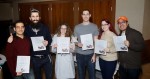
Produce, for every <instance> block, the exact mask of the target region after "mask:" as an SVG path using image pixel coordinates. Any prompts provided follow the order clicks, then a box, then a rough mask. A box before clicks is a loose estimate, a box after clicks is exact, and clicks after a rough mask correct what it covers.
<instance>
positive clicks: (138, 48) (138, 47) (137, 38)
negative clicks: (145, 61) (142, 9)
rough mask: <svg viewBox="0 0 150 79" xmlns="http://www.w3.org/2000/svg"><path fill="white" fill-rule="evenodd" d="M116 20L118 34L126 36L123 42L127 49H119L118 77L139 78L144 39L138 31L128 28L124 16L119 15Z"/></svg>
mask: <svg viewBox="0 0 150 79" xmlns="http://www.w3.org/2000/svg"><path fill="white" fill-rule="evenodd" d="M117 22H118V26H119V29H120V31H121V32H120V36H122V35H125V36H126V39H127V40H126V41H124V44H125V45H126V46H127V47H128V51H120V52H119V54H118V60H119V62H120V67H119V74H120V79H139V75H140V73H141V52H142V50H143V48H144V39H143V37H142V34H141V33H140V32H139V31H137V30H135V29H132V28H130V26H129V24H128V18H127V17H126V16H120V17H119V18H118V20H117Z"/></svg>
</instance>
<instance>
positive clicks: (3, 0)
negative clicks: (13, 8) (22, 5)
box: [0, 0, 15, 3]
mask: <svg viewBox="0 0 150 79" xmlns="http://www.w3.org/2000/svg"><path fill="white" fill-rule="evenodd" d="M13 1H15V0H0V3H11V2H13Z"/></svg>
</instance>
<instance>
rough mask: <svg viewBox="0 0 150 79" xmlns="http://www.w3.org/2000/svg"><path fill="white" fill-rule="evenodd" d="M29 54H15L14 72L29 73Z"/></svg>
mask: <svg viewBox="0 0 150 79" xmlns="http://www.w3.org/2000/svg"><path fill="white" fill-rule="evenodd" d="M29 69H30V56H17V65H16V72H22V73H29Z"/></svg>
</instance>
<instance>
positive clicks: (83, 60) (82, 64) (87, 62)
mask: <svg viewBox="0 0 150 79" xmlns="http://www.w3.org/2000/svg"><path fill="white" fill-rule="evenodd" d="M92 56H93V54H89V55H81V54H78V53H77V54H76V59H77V69H78V79H85V73H86V68H87V69H88V75H89V79H95V63H92V62H91V58H92Z"/></svg>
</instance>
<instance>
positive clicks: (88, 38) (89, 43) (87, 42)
mask: <svg viewBox="0 0 150 79" xmlns="http://www.w3.org/2000/svg"><path fill="white" fill-rule="evenodd" d="M80 38H81V43H82V44H83V46H82V50H87V49H93V48H94V46H93V37H92V34H85V35H80Z"/></svg>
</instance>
